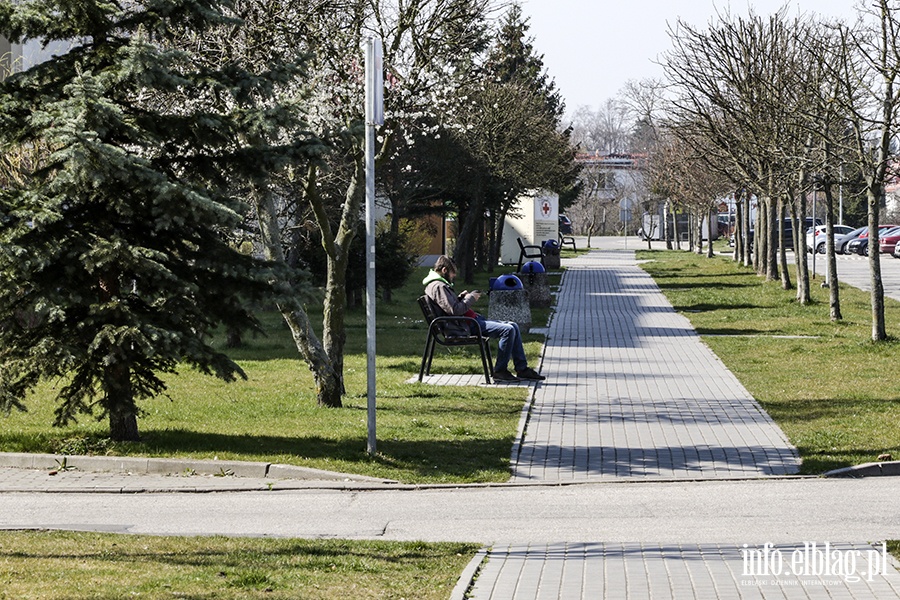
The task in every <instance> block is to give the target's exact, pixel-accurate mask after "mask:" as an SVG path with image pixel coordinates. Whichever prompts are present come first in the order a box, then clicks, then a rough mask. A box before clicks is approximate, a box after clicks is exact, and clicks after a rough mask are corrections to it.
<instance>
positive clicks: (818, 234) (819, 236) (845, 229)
mask: <svg viewBox="0 0 900 600" xmlns="http://www.w3.org/2000/svg"><path fill="white" fill-rule="evenodd" d="M826 229H827V226H826V225H816V229H815V241H813V230H812V229H811V228H810V230H809V231H807V232H806V251H807V252H812V251H813V248H815V250H816V252H818V253H819V254H825V247H826V243H825V242H826V241H827V240H828V236H827V235H826V233H825V231H826ZM854 231H856V230H855V229H853V228H852V227H850V226H849V225H834V248H835V251H836V252H837V249H838V248H840V246H841V242H842V241H843V236H845V235H847V234H849V233H852V232H854Z"/></svg>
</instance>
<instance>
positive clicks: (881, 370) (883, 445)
mask: <svg viewBox="0 0 900 600" xmlns="http://www.w3.org/2000/svg"><path fill="white" fill-rule="evenodd" d="M638 258H640V259H643V260H649V261H650V262H646V263H644V264H643V265H642V267H643V268H644V269H645V270H646V271H647V272H648V273H650V275H652V276H653V278H654V279H655V280H656V282H657V284H658V285H659V286H660V288H661V289H662V291H663V293H664V294H665V295H666V297H667V298H668V299H669V301H670V302H671V303H672V305H673V306H674V307H675V309H676V310H678V311H679V312H681V313H683V314H684V315H685V316H686V317H687V318H688V319H689V320H690V321H691V324H692V325H693V326H694V327H695V328H696V329H697V331H698V333H699V334H700V335H701V336H702V337H703V340H704V341H705V342H706V343H707V344H708V345H709V346H710V348H712V350H713V351H714V352H715V353H716V354H717V355H718V356H719V357H720V358H721V359H722V361H723V362H724V363H725V365H726V366H727V367H728V368H729V369H730V370H731V371H733V372H734V373H735V375H736V376H737V377H738V379H739V380H740V381H741V383H743V385H744V386H745V387H746V388H747V389H748V390H749V391H750V393H751V394H752V395H753V396H754V398H756V399H757V400H758V401H759V402H760V404H761V405H762V407H763V408H764V409H765V410H766V411H767V412H768V413H769V414H770V415H771V416H772V418H773V419H775V421H776V422H777V423H778V425H779V426H781V428H782V429H783V430H784V432H785V433H786V434H787V436H788V438H789V439H790V441H791V443H793V444H794V445H795V446H796V447H797V448H798V450H799V452H800V456H801V458H802V459H803V466H802V470H801V472H802V473H805V474H818V473H822V472H824V471H828V470H831V469H836V468H840V467H846V466H850V465H854V464H860V463H865V462H872V461H875V460H876V459H877V457H878V456H879V455H881V454H885V453H890V454H892V455H893V456H894V457H895V458H900V379H898V378H897V377H896V376H895V373H896V369H897V353H898V350H900V344H898V341H897V340H896V339H891V340H889V341H887V342H882V343H878V344H875V343H873V342H871V341H870V335H871V322H870V316H871V312H870V305H869V298H870V297H869V294H868V293H864V292H862V291H860V290H858V289H856V288H853V287H850V286H844V285H842V286H841V311H842V313H843V317H844V319H843V320H842V321H840V322H837V323H832V322H831V321H830V319H829V298H828V290H827V289H822V288H820V287H819V286H818V285H814V286H813V290H812V296H813V302H812V304H809V305H807V306H801V305H800V304H799V303H798V302H797V300H796V292H795V291H794V290H787V291H786V290H783V289H782V288H781V285H780V283H778V282H764V281H762V280H761V279H760V278H759V277H758V276H757V275H756V274H755V272H753V271H752V270H750V269H747V268H745V267H742V266H740V265H738V264H736V263H734V262H733V261H732V260H731V259H730V258H728V257H723V256H716V257H714V258H712V259H708V258H706V257H702V256H698V255H696V254H692V253H689V252H677V251H642V252H640V253H639V254H638ZM885 319H886V322H887V323H889V324H892V325H893V324H896V323H900V303H898V302H896V301H893V300H890V299H885Z"/></svg>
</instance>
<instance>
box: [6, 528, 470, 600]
mask: <svg viewBox="0 0 900 600" xmlns="http://www.w3.org/2000/svg"><path fill="white" fill-rule="evenodd" d="M477 550H478V546H477V545H474V544H460V543H438V544H435V543H427V544H426V543H422V542H384V541H360V540H354V541H343V540H299V539H259V538H225V537H151V536H136V535H115V534H98V533H77V532H47V531H5V532H0V599H4V600H5V599H7V598H8V599H10V600H12V599H13V598H15V599H16V600H25V599H29V598H40V599H41V600H52V599H63V598H65V599H67V600H68V599H79V598H91V599H94V600H97V599H103V598H109V599H113V598H127V597H140V598H150V599H154V598H196V599H201V598H216V599H229V598H267V599H276V598H308V599H322V600H326V599H337V598H420V599H423V600H427V599H437V598H442V599H443V598H447V597H449V595H450V591H451V590H452V589H453V587H454V586H455V585H456V581H457V579H458V578H459V574H460V572H462V570H463V568H464V567H465V565H466V564H467V563H468V562H469V561H470V560H471V558H472V557H473V556H474V554H475V552H476V551H477Z"/></svg>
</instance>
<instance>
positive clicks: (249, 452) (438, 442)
mask: <svg viewBox="0 0 900 600" xmlns="http://www.w3.org/2000/svg"><path fill="white" fill-rule="evenodd" d="M426 271H427V269H421V270H419V271H418V272H417V273H416V274H415V275H414V276H413V277H412V278H411V279H410V283H409V284H408V285H407V287H405V288H404V289H402V290H398V291H396V292H395V294H394V299H393V301H392V302H390V303H387V302H378V304H377V355H378V358H377V386H378V389H377V404H378V410H377V434H378V435H377V437H378V444H377V446H378V453H377V455H376V456H373V457H370V456H369V455H368V454H367V453H366V438H367V429H366V414H367V411H366V356H365V352H366V341H365V329H366V323H365V319H366V317H365V309H364V307H358V308H353V309H351V310H350V313H349V316H348V319H347V356H346V364H345V378H346V388H347V395H346V396H345V398H344V408H341V409H324V408H319V407H317V406H316V402H315V395H314V388H313V380H312V375H311V373H310V371H309V369H308V368H307V367H306V364H305V363H304V362H303V361H301V360H300V358H299V355H298V353H297V351H296V349H295V347H294V345H293V342H292V340H291V336H290V332H289V331H288V329H287V328H286V327H285V326H284V325H283V323H282V321H281V319H280V316H279V315H278V314H277V313H264V314H262V319H263V321H264V324H265V331H266V335H265V336H257V337H255V338H248V339H246V340H245V342H246V347H245V348H242V349H239V350H235V351H231V355H232V356H233V357H234V358H235V359H236V360H238V362H239V363H240V364H241V366H242V367H243V368H244V370H245V371H246V372H247V375H248V379H247V380H246V381H238V382H236V383H231V384H228V383H223V382H221V381H219V380H217V379H215V378H212V377H207V376H203V375H201V374H199V373H197V372H194V371H192V370H190V369H183V370H182V371H181V372H180V373H179V374H178V375H177V376H173V377H170V378H169V379H168V386H169V389H168V394H167V395H166V396H161V397H158V398H155V399H153V400H149V401H144V402H142V403H141V408H142V410H143V411H144V412H143V414H142V415H141V417H140V418H139V421H138V425H139V428H140V431H141V437H142V441H141V442H139V443H110V442H109V441H108V439H107V437H106V436H107V433H108V430H107V424H106V422H105V421H101V422H97V421H96V420H95V419H93V418H91V417H89V416H83V417H81V418H80V419H79V422H78V423H77V424H76V425H73V426H70V427H66V428H62V429H61V428H54V427H51V426H50V425H51V423H52V422H53V410H54V408H55V400H54V395H55V392H56V388H57V387H59V385H60V384H59V383H58V382H57V383H55V384H52V383H51V384H47V385H43V386H41V388H40V389H39V390H38V391H37V393H36V394H34V395H33V396H31V397H30V398H29V399H28V400H27V405H28V407H29V410H28V412H27V413H19V412H13V413H12V414H11V415H9V416H8V417H6V418H0V451H4V452H50V453H63V454H111V455H132V456H136V455H139V456H158V457H176V458H197V459H211V458H214V457H218V458H219V459H221V460H250V461H264V462H273V463H283V464H293V465H302V466H309V467H315V468H321V469H328V470H336V471H341V472H347V473H357V474H363V475H371V476H375V477H383V478H389V479H396V480H399V481H403V482H451V483H459V482H486V481H492V482H496V481H505V480H507V479H508V478H509V459H510V452H511V448H512V443H513V440H514V437H515V433H516V427H517V425H518V420H519V415H520V412H521V410H522V407H523V404H524V401H525V398H526V393H527V389H526V388H525V387H517V388H490V387H485V386H481V387H466V388H462V387H437V386H427V385H424V384H419V383H413V384H409V383H406V381H407V380H408V379H409V378H410V377H412V376H413V375H415V374H418V370H419V363H420V361H421V353H422V349H423V347H424V345H425V335H426V329H425V324H424V321H423V319H422V316H421V313H420V312H419V307H418V304H417V303H416V302H415V299H416V297H417V296H418V295H420V294H421V293H422V285H421V280H422V278H423V277H424V275H425V273H426ZM500 272H508V270H504V271H500ZM496 274H499V272H498V273H495V275H496ZM487 280H488V275H487V274H484V275H481V276H479V277H478V280H477V281H476V282H475V284H473V285H470V286H464V285H463V284H462V283H459V284H457V287H459V288H460V289H462V288H463V287H468V288H470V289H487V284H488V281H487ZM556 283H558V278H557V280H556ZM476 308H479V309H480V310H481V311H482V312H484V313H487V299H486V298H485V299H482V300H481V302H480V303H479V306H477V307H476ZM549 312H550V311H549V310H548V309H543V310H533V311H532V322H533V323H535V324H536V325H541V324H543V323H546V321H547V319H548V317H549ZM311 313H312V314H313V321H314V323H315V322H321V306H319V307H318V311H316V310H315V309H311ZM525 341H526V351H527V352H528V354H529V360H530V362H531V363H532V364H534V363H535V362H536V360H537V355H538V353H539V352H540V346H541V341H542V337H540V336H536V335H528V336H526V339H525ZM495 347H496V346H495ZM432 372H435V373H445V372H446V373H480V372H481V361H480V359H479V358H478V354H477V351H473V350H472V347H464V348H456V349H453V351H450V352H448V351H447V350H446V349H443V348H440V349H439V350H438V353H437V354H436V356H435V360H434V364H433V367H432Z"/></svg>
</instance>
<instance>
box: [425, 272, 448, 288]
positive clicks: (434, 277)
mask: <svg viewBox="0 0 900 600" xmlns="http://www.w3.org/2000/svg"><path fill="white" fill-rule="evenodd" d="M432 281H443V282H444V283H446V284H447V285H449V286H450V287H453V284H452V283H450V282H449V281H447V280H446V279H444V278H443V277H441V274H440V273H438V272H437V271H435V270H434V269H431V270H430V271H428V275H426V276H425V279H423V280H422V285H425V286H427V285H428V284H429V283H431V282H432Z"/></svg>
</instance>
